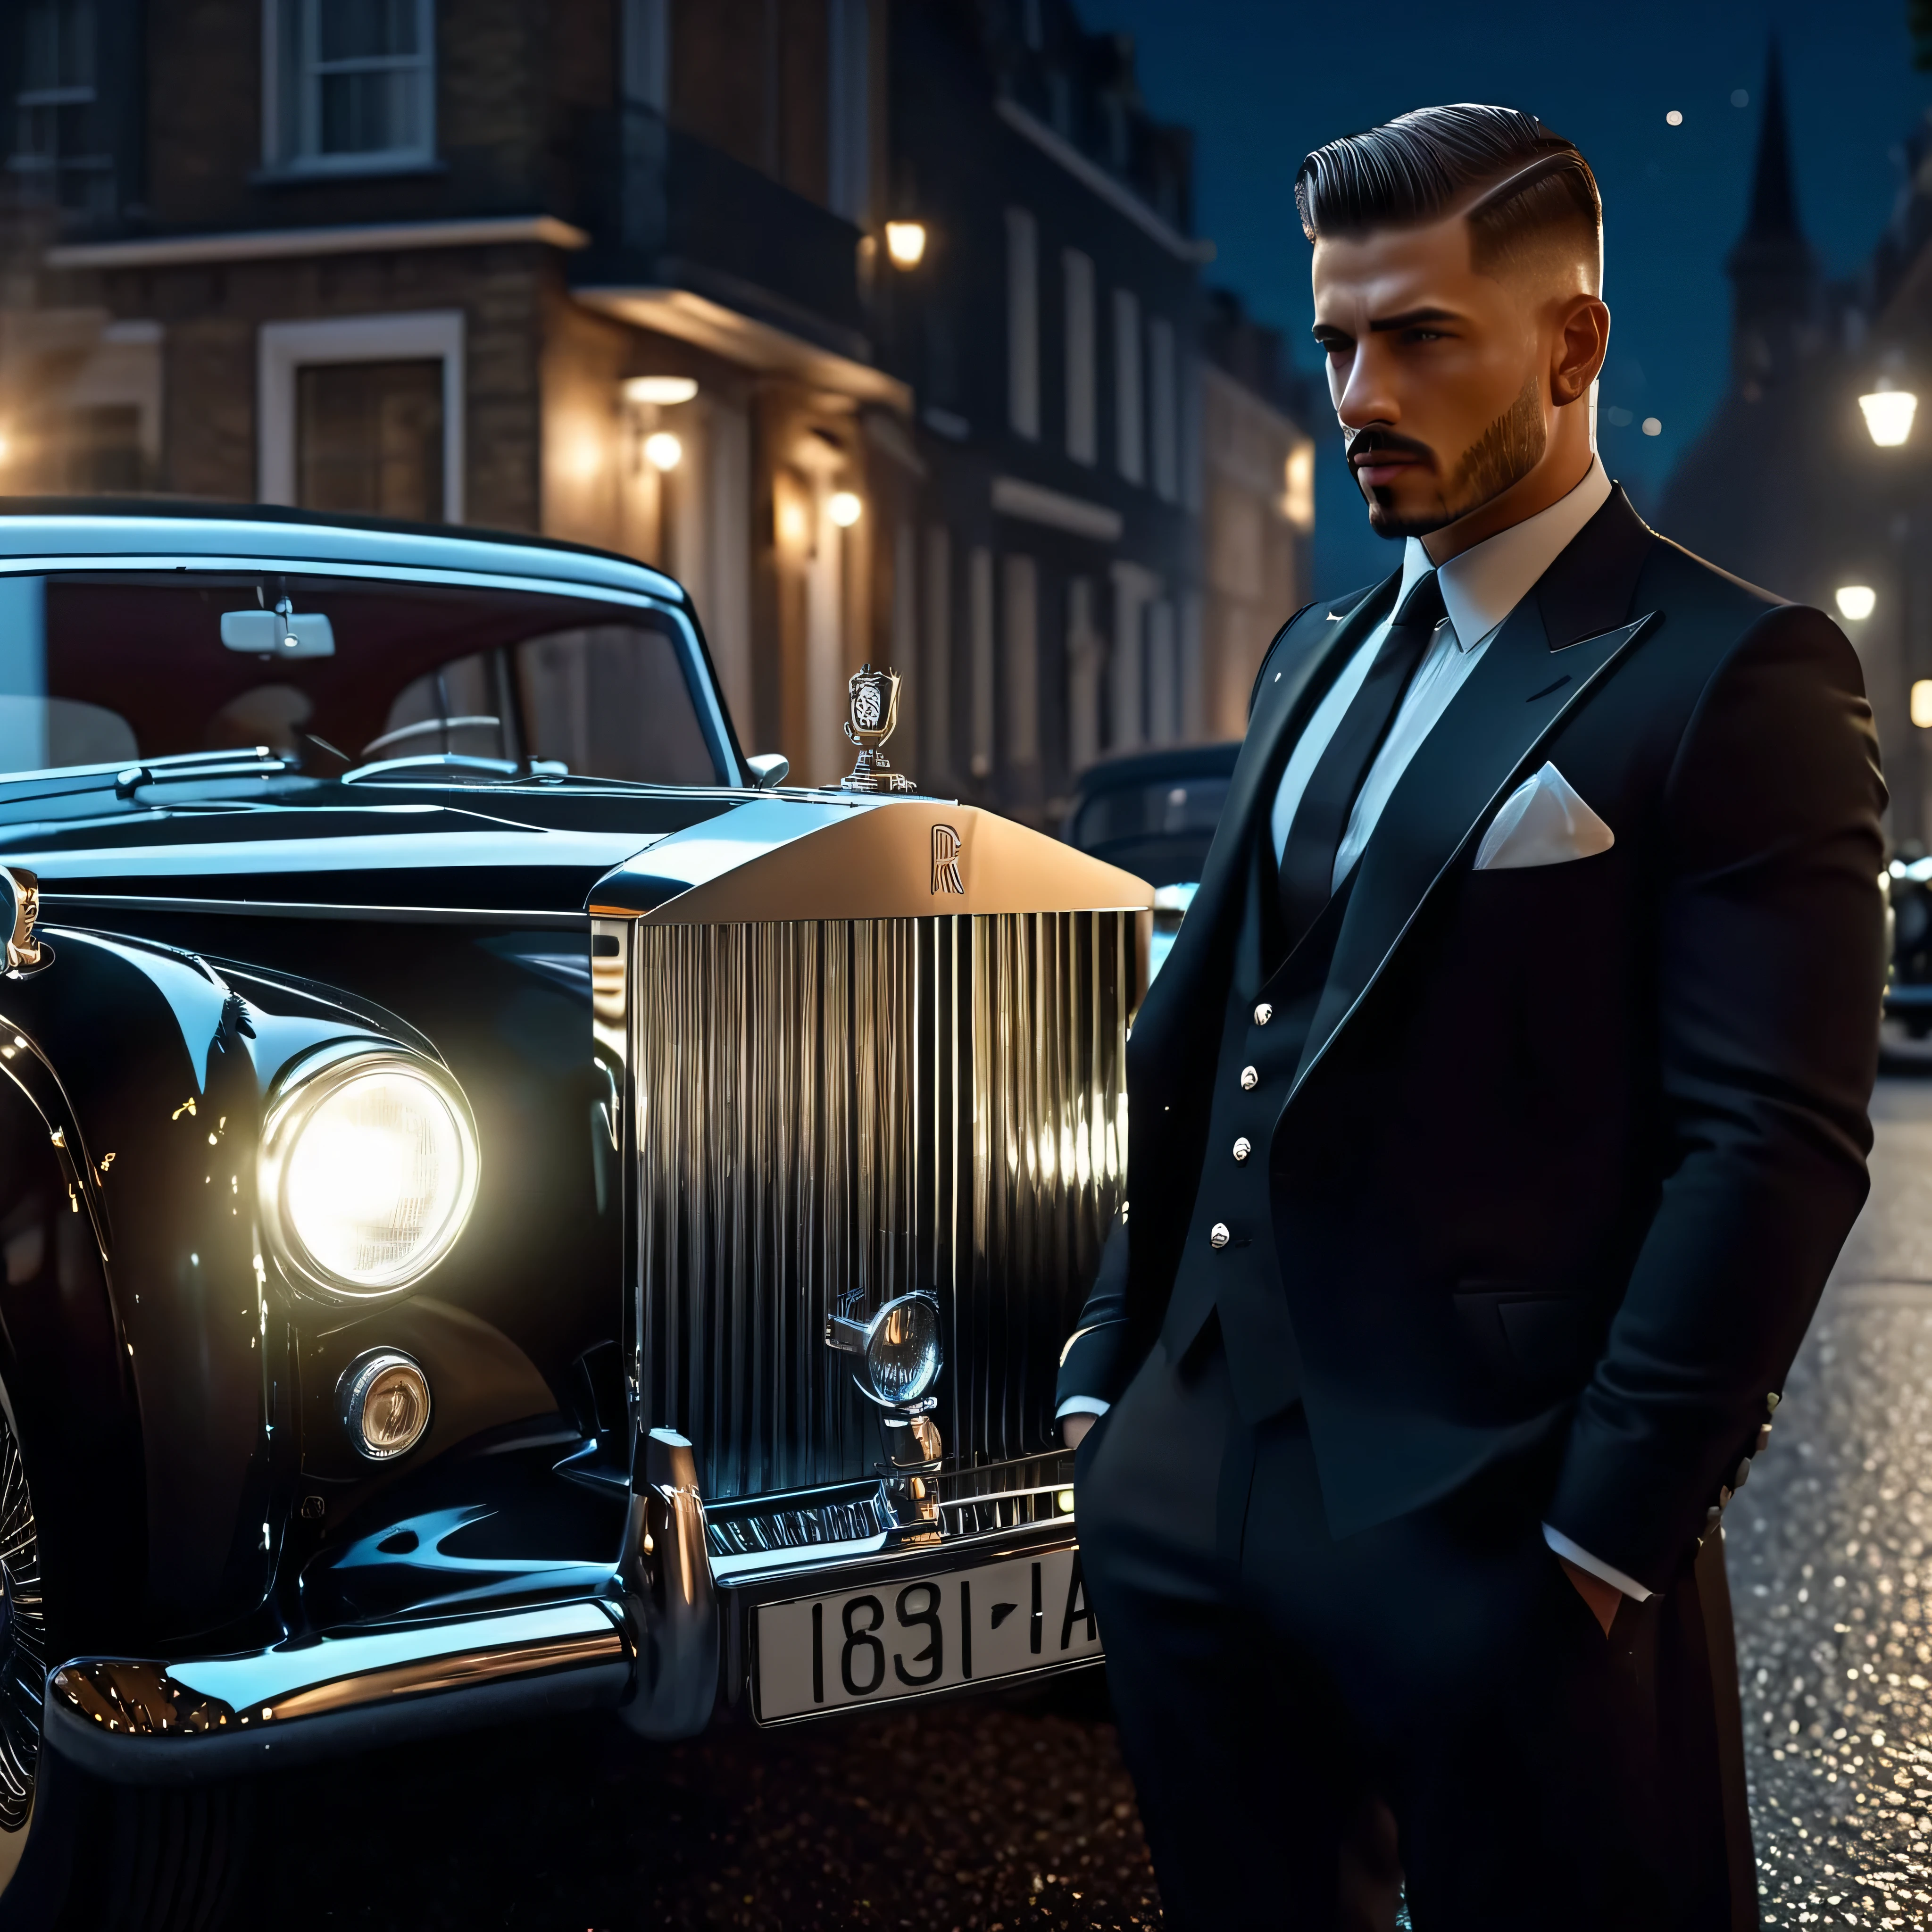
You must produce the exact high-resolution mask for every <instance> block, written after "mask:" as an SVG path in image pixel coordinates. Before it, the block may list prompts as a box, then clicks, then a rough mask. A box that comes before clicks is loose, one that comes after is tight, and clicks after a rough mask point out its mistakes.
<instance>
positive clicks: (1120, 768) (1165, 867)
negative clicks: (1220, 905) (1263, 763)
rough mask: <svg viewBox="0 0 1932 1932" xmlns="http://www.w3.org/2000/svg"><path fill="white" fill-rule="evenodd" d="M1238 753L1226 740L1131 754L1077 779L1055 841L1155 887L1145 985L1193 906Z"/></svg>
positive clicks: (1235, 742) (1237, 747) (1238, 746)
mask: <svg viewBox="0 0 1932 1932" xmlns="http://www.w3.org/2000/svg"><path fill="white" fill-rule="evenodd" d="M1240 754H1241V743H1240V741H1239V740H1238V739H1232V740H1230V741H1229V742H1227V743H1226V744H1221V745H1176V746H1174V747H1172V748H1169V749H1168V750H1166V751H1136V752H1133V753H1130V754H1129V755H1127V757H1120V758H1109V759H1108V760H1106V762H1105V763H1103V764H1098V765H1093V766H1089V767H1088V769H1087V770H1086V771H1085V772H1082V775H1081V778H1080V783H1079V790H1077V791H1076V793H1075V795H1074V799H1073V806H1072V808H1070V810H1069V811H1068V812H1067V820H1066V823H1065V825H1064V827H1063V829H1062V832H1061V836H1062V837H1064V838H1065V839H1066V840H1067V843H1068V844H1071V845H1077V846H1078V847H1079V848H1080V850H1082V851H1083V852H1088V853H1092V854H1093V856H1094V857H1095V858H1097V859H1105V860H1106V862H1107V863H1108V864H1109V865H1118V866H1119V867H1120V868H1121V869H1122V870H1123V871H1129V872H1133V873H1136V874H1138V875H1139V877H1142V878H1143V879H1145V880H1147V881H1148V883H1149V884H1150V885H1151V886H1153V887H1154V945H1153V949H1152V952H1151V956H1150V959H1149V964H1148V977H1149V979H1150V980H1151V979H1152V977H1153V976H1154V974H1156V973H1157V972H1159V971H1160V968H1161V962H1163V960H1165V959H1166V957H1167V955H1168V950H1169V948H1170V947H1172V945H1173V944H1174V938H1175V934H1176V933H1178V932H1179V931H1180V930H1181V919H1183V917H1184V916H1185V915H1186V913H1187V908H1188V907H1190V905H1191V904H1193V901H1194V893H1195V889H1196V886H1199V884H1200V883H1201V868H1202V866H1203V865H1205V863H1206V862H1207V859H1208V847H1209V845H1210V844H1212V843H1213V842H1214V828H1215V826H1217V825H1218V824H1219V823H1220V819H1221V808H1222V806H1223V805H1225V804H1226V802H1227V798H1228V781H1229V778H1232V776H1233V775H1234V770H1235V759H1236V758H1237V757H1239V756H1240Z"/></svg>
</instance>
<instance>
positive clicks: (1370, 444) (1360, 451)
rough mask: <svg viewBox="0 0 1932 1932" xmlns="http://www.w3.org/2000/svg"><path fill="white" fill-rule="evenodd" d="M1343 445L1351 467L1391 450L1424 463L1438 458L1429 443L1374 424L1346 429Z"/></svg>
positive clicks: (1432, 461)
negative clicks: (1363, 427)
mask: <svg viewBox="0 0 1932 1932" xmlns="http://www.w3.org/2000/svg"><path fill="white" fill-rule="evenodd" d="M1342 447H1343V454H1344V455H1346V458H1348V461H1349V466H1350V467H1351V468H1353V467H1354V466H1355V465H1356V464H1357V463H1366V462H1367V460H1369V458H1370V457H1371V456H1375V455H1382V454H1385V453H1388V452H1395V453H1398V454H1400V455H1403V456H1412V457H1415V458H1416V459H1417V460H1418V461H1420V462H1423V463H1434V462H1435V460H1436V452H1435V451H1434V450H1433V449H1430V446H1428V444H1427V443H1418V441H1417V440H1415V437H1412V436H1400V435H1398V434H1397V432H1396V431H1394V430H1392V429H1379V428H1376V426H1375V425H1373V424H1370V425H1369V426H1368V427H1367V428H1365V429H1358V430H1351V431H1346V433H1345V434H1344V436H1343V445H1342Z"/></svg>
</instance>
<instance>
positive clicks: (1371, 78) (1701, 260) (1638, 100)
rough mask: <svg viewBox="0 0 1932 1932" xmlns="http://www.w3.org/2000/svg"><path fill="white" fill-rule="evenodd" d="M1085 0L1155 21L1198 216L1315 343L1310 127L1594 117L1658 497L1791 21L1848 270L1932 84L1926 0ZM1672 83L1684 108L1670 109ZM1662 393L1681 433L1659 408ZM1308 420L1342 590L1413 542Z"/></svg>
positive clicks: (1289, 329) (1684, 439) (1813, 204)
mask: <svg viewBox="0 0 1932 1932" xmlns="http://www.w3.org/2000/svg"><path fill="white" fill-rule="evenodd" d="M1079 5H1080V9H1081V13H1082V18H1083V20H1085V23H1086V25H1087V26H1088V28H1089V29H1090V30H1092V31H1098V30H1103V29H1119V30H1123V31H1127V32H1130V33H1131V34H1133V36H1134V37H1135V40H1136V44H1137V47H1138V50H1139V73H1140V80H1141V86H1142V92H1143V93H1144V94H1145V95H1146V97H1147V99H1148V104H1149V106H1150V107H1151V110H1153V112H1154V113H1155V114H1156V115H1159V116H1160V118H1163V119H1164V120H1172V121H1181V122H1183V123H1184V124H1187V125H1189V126H1190V127H1193V129H1194V130H1195V132H1196V220H1197V226H1199V230H1200V232H1201V233H1202V234H1203V235H1205V236H1208V237H1210V238H1211V239H1212V240H1213V241H1214V242H1215V243H1216V245H1217V248H1218V250H1219V254H1218V256H1217V260H1215V262H1214V263H1213V264H1211V266H1210V268H1209V269H1208V275H1209V276H1210V278H1211V279H1212V280H1214V281H1220V282H1223V283H1225V284H1227V285H1228V286H1229V287H1232V288H1235V289H1236V290H1239V291H1240V292H1241V293H1242V295H1243V296H1244V297H1246V299H1247V302H1248V304H1249V306H1250V308H1251V309H1252V310H1253V311H1254V312H1255V313H1256V314H1257V315H1258V316H1259V317H1261V318H1262V320H1265V321H1267V322H1269V323H1274V324H1275V325H1277V326H1280V327H1281V328H1282V329H1283V331H1284V332H1285V333H1286V335H1287V337H1288V338H1289V341H1290V342H1291V343H1292V344H1293V345H1294V348H1295V357H1296V359H1297V361H1298V362H1299V363H1300V364H1301V365H1302V366H1304V367H1305V368H1310V369H1313V368H1318V367H1319V362H1318V361H1317V359H1316V357H1315V356H1314V355H1313V353H1312V350H1311V349H1310V345H1309V344H1308V341H1307V329H1308V321H1309V297H1308V252H1309V251H1308V245H1307V242H1305V241H1304V239H1302V235H1301V228H1300V226H1299V225H1298V223H1297V221H1296V219H1295V203H1294V196H1293V186H1294V181H1295V170H1296V169H1297V168H1298V166H1300V165H1301V157H1302V156H1303V155H1304V154H1306V153H1307V151H1308V150H1309V149H1310V148H1311V147H1314V146H1316V145H1319V143H1320V142H1322V141H1325V140H1327V139H1330V138H1331V137H1332V136H1335V135H1337V134H1343V133H1351V132H1353V131H1355V130H1358V129H1360V128H1362V127H1368V126H1371V125H1373V124H1374V123H1375V122H1376V121H1383V120H1386V119H1388V118H1389V117H1390V116H1391V115H1394V114H1397V113H1400V112H1401V111H1402V110H1403V109H1405V108H1409V107H1421V106H1423V105H1424V104H1430V103H1433V102H1438V101H1496V102H1501V103H1503V104H1507V105H1509V106H1513V107H1523V108H1526V109H1528V110H1530V111H1531V112H1532V113H1536V114H1539V115H1541V116H1542V117H1543V118H1544V120H1545V121H1547V122H1548V123H1549V124H1550V126H1551V127H1554V128H1556V130H1558V132H1559V133H1562V134H1565V135H1566V136H1568V137H1569V139H1571V140H1573V141H1574V142H1576V143H1577V145H1578V146H1579V147H1580V148H1582V149H1583V152H1584V154H1586V156H1587V157H1589V161H1590V164H1591V166H1592V167H1593V168H1595V170H1596V172H1597V176H1598V181H1599V182H1600V184H1601V187H1602V189H1603V193H1604V223H1605V248H1606V255H1607V266H1606V272H1605V287H1604V298H1605V299H1606V300H1607V302H1609V304H1610V311H1611V314H1612V317H1613V326H1612V331H1611V338H1610V360H1609V362H1608V363H1607V365H1606V367H1605V370H1604V382H1603V389H1602V397H1601V401H1602V406H1603V407H1602V410H1601V413H1600V414H1599V416H1598V431H1599V439H1600V446H1601V449H1602V450H1603V452H1604V461H1605V463H1607V465H1608V466H1609V469H1610V473H1611V475H1613V476H1616V477H1619V478H1622V479H1623V480H1624V481H1625V482H1627V483H1628V484H1630V485H1631V487H1632V490H1633V493H1634V495H1635V496H1637V499H1638V502H1639V504H1640V507H1644V508H1649V509H1652V510H1653V511H1654V510H1655V505H1656V502H1657V498H1658V495H1659V494H1660V493H1661V488H1662V485H1663V483H1664V479H1665V478H1666V477H1667V475H1669V473H1670V468H1671V466H1672V464H1673V463H1674V462H1675V460H1676V458H1677V457H1678V455H1679V453H1680V452H1682V450H1683V449H1685V446H1687V445H1688V443H1689V442H1690V441H1691V440H1692V439H1693V438H1694V437H1695V436H1696V435H1697V432H1698V431H1699V429H1700V428H1701V427H1702V426H1703V424H1704V422H1706V420H1707V419H1708V418H1709V416H1710V414H1711V412H1712V410H1713V408H1714V407H1715V405H1716V404H1717V402H1718V398H1719V397H1720V396H1721V395H1722V393H1723V391H1724V384H1725V381H1726V378H1727V360H1728V341H1729V330H1730V284H1729V282H1728V281H1727V280H1726V279H1725V277H1724V256H1725V254H1726V253H1727V251H1728V250H1729V248H1730V245H1731V244H1732V242H1733V241H1734V240H1735V239H1736V236H1737V234H1738V231H1739V228H1740V227H1741V226H1742V223H1743V220H1744V214H1745V202H1746V197H1747V192H1748V184H1749V176H1750V170H1751V161H1752V158H1753V157H1754V154H1755V152H1756V148H1757V133H1758V125H1759V107H1760V100H1761V97H1762V95H1763V77H1764V67H1765V50H1766V40H1767V37H1768V36H1769V34H1770V32H1771V31H1772V30H1773V29H1774V28H1775V31H1776V32H1777V34H1778V40H1779V43H1780V44H1781V48H1782V50H1783V52H1784V71H1785V87H1786V95H1787V102H1788V104H1789V107H1790V121H1791V129H1792V139H1793V151H1794V155H1795V159H1796V165H1797V172H1798V193H1799V211H1800V214H1801V217H1802V221H1803V223H1804V226H1805V233H1806V234H1807V235H1808V237H1809V238H1810V239H1811V243H1812V245H1813V246H1814V248H1816V249H1817V251H1818V254H1819V255H1820V259H1821V260H1822V262H1823V266H1824V268H1825V271H1826V273H1827V274H1828V275H1834V276H1838V275H1846V274H1848V273H1849V272H1852V271H1853V270H1855V269H1857V268H1858V266H1859V265H1860V264H1861V263H1862V262H1863V261H1864V259H1865V257H1866V256H1867V254H1869V252H1870V248H1871V247H1872V245H1873V242H1875V241H1876V239H1877V237H1878V236H1879V233H1880V231H1881V230H1882V228H1883V227H1884V226H1885V221H1886V220H1887V218H1888V216H1889V215H1890V213H1891V208H1892V205H1893V202H1894V198H1895V196H1896V195H1897V192H1898V189H1899V185H1900V181H1901V180H1902V178H1903V165H1902V164H1903V154H1902V148H1901V145H1900V144H1901V143H1902V142H1903V140H1904V139H1905V138H1906V136H1907V135H1908V134H1909V133H1910V132H1911V130H1912V127H1914V126H1915V124H1916V123H1917V121H1918V118H1919V117H1920V115H1921V114H1922V113H1924V110H1925V109H1926V107H1927V104H1928V103H1932V75H1926V74H1918V73H1915V71H1913V68H1912V55H1911V44H1910V41H1909V38H1908V37H1907V35H1906V30H1905V0H1832V4H1831V5H1826V6H1818V5H1809V6H1805V5H1798V4H1795V0H1784V4H1774V5H1770V6H1769V7H1766V6H1763V5H1732V6H1724V5H1715V4H1712V0H1617V4H1616V5H1613V6H1607V7H1588V6H1581V5H1575V4H1572V0H1557V4H1550V5H1541V6H1537V5H1528V4H1526V0H1481V5H1473V6H1472V5H1469V4H1467V0H1441V4H1439V5H1420V4H1418V0H1382V4H1381V5H1369V4H1358V5H1328V6H1322V5H1307V4H1291V0H1079ZM1738 92H1742V93H1743V94H1745V95H1748V97H1749V98H1748V103H1747V104H1745V106H1743V107H1738V106H1734V105H1733V95H1734V94H1735V93H1738ZM1673 109H1675V110H1678V111H1679V112H1681V113H1682V115H1683V116H1684V120H1683V123H1682V125H1681V126H1679V127H1671V126H1670V125H1668V124H1667V122H1666V121H1665V118H1664V116H1665V115H1666V114H1667V113H1669V112H1670V110H1673ZM1613 406H1615V407H1621V408H1624V409H1628V410H1630V411H1631V415H1632V417H1633V421H1632V422H1631V425H1630V426H1629V427H1628V428H1616V427H1614V426H1613V425H1611V424H1610V422H1609V420H1608V413H1609V410H1610V408H1611V407H1613ZM1646 416H1655V417H1656V418H1657V419H1659V420H1660V421H1661V423H1662V425H1663V433H1662V434H1661V435H1659V436H1656V437H1646V436H1645V435H1643V433H1642V431H1641V429H1640V426H1639V425H1640V424H1641V422H1642V421H1643V419H1644V418H1645V417H1646ZM1310 428H1313V429H1314V430H1315V431H1316V437H1317V441H1318V445H1319V448H1320V449H1321V451H1322V462H1321V464H1320V466H1319V490H1318V496H1317V517H1316V586H1315V588H1316V589H1317V590H1318V591H1319V592H1325V593H1330V594H1333V593H1336V592H1340V591H1341V590H1343V589H1347V588H1349V587H1350V586H1352V585H1354V584H1356V583H1361V582H1364V580H1367V579H1368V578H1370V577H1377V576H1380V575H1382V574H1383V573H1384V572H1385V571H1387V570H1388V568H1390V567H1391V565H1392V564H1393V562H1394V553H1393V552H1392V550H1391V549H1390V547H1388V545H1386V544H1384V543H1383V542H1382V541H1381V540H1380V539H1379V538H1376V537H1373V536H1372V535H1370V534H1369V533H1368V530H1367V525H1366V523H1365V522H1364V519H1363V514H1362V511H1361V502H1360V499H1359V496H1358V494H1357V493H1356V491H1355V487H1354V486H1353V484H1352V483H1351V482H1350V481H1349V478H1348V475H1347V472H1346V469H1344V468H1343V465H1342V463H1341V460H1340V439H1339V437H1338V436H1337V434H1336V432H1335V430H1334V419H1333V418H1332V416H1330V417H1325V419H1323V421H1322V422H1318V423H1315V424H1311V425H1310Z"/></svg>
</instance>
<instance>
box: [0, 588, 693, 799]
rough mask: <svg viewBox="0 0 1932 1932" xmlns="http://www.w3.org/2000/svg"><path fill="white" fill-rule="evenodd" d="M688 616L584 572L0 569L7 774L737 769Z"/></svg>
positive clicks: (606, 773) (686, 772)
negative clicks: (231, 754) (434, 765)
mask: <svg viewBox="0 0 1932 1932" xmlns="http://www.w3.org/2000/svg"><path fill="white" fill-rule="evenodd" d="M702 676H703V673H702V670H700V667H699V666H698V664H697V661H696V658H695V654H694V650H693V649H692V647H691V644H690V643H689V642H688V640H687V639H686V638H685V636H684V635H683V634H682V633H681V632H680V631H679V629H678V628H676V623H675V620H674V619H670V618H669V617H666V616H660V615H658V613H655V612H653V611H651V610H647V609H644V608H642V607H638V606H637V605H635V604H631V603H628V602H619V601H609V600H606V599H604V598H601V597H599V596H598V595H596V594H595V592H587V591H586V592H585V593H584V594H583V595H558V594H555V593H553V592H549V591H546V590H523V589H490V588H480V587H473V586H461V585H449V584H442V583H434V584H432V583H410V582H403V581H383V580H372V579H369V578H358V577H353V576H338V577H329V576H317V575H310V574H306V573H302V574H295V573H290V574H283V573H281V572H279V571H258V572H220V573H217V572H212V571H165V572H163V571H74V572H71V573H61V574H49V575H48V576H46V577H0V772H19V771H31V770H34V769H41V768H43V767H46V766H61V765H73V764H98V763H114V762H118V761H121V760H135V759H142V758H152V757H164V756H166V755H167V754H170V753H178V752H191V751H222V750H228V749H236V750H239V749H242V748H246V747H251V746H254V745H266V746H268V747H269V748H270V749H271V750H272V751H276V752H278V753H279V754H282V755H284V756H285V757H290V758H293V759H295V760H299V762H300V763H301V764H302V766H303V767H304V768H305V769H308V770H311V771H314V772H317V773H318V774H320V775H335V773H337V772H342V771H344V770H346V769H349V768H350V767H351V766H367V765H369V764H371V763H386V762H389V761H391V760H398V759H407V758H414V759H422V758H425V757H429V758H432V759H446V760H451V761H452V766H454V764H455V761H457V760H466V761H469V764H470V766H471V767H472V769H478V770H480V771H481V772H484V773H487V772H490V769H492V766H491V764H490V763H487V762H484V761H494V763H495V764H496V765H497V766H508V767H510V768H513V769H527V762H526V761H529V760H542V761H547V762H548V763H550V764H551V765H553V766H556V765H561V766H565V767H567V768H568V769H569V770H570V771H571V772H580V773H584V774H587V775H593V776H595V777H599V778H623V779H632V780H640V781H646V782H651V783H656V784H715V783H718V782H719V781H721V780H722V779H724V778H727V777H728V776H729V774H728V773H727V772H725V771H724V769H721V764H722V761H723V757H724V756H725V755H727V754H724V752H723V748H722V747H721V745H716V744H715V733H712V732H707V730H706V728H705V718H706V716H707V715H709V706H705V707H704V709H703V711H700V699H701V696H702V692H703V686H702V685H701V684H700V682H698V681H699V680H700V679H701V678H702Z"/></svg>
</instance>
